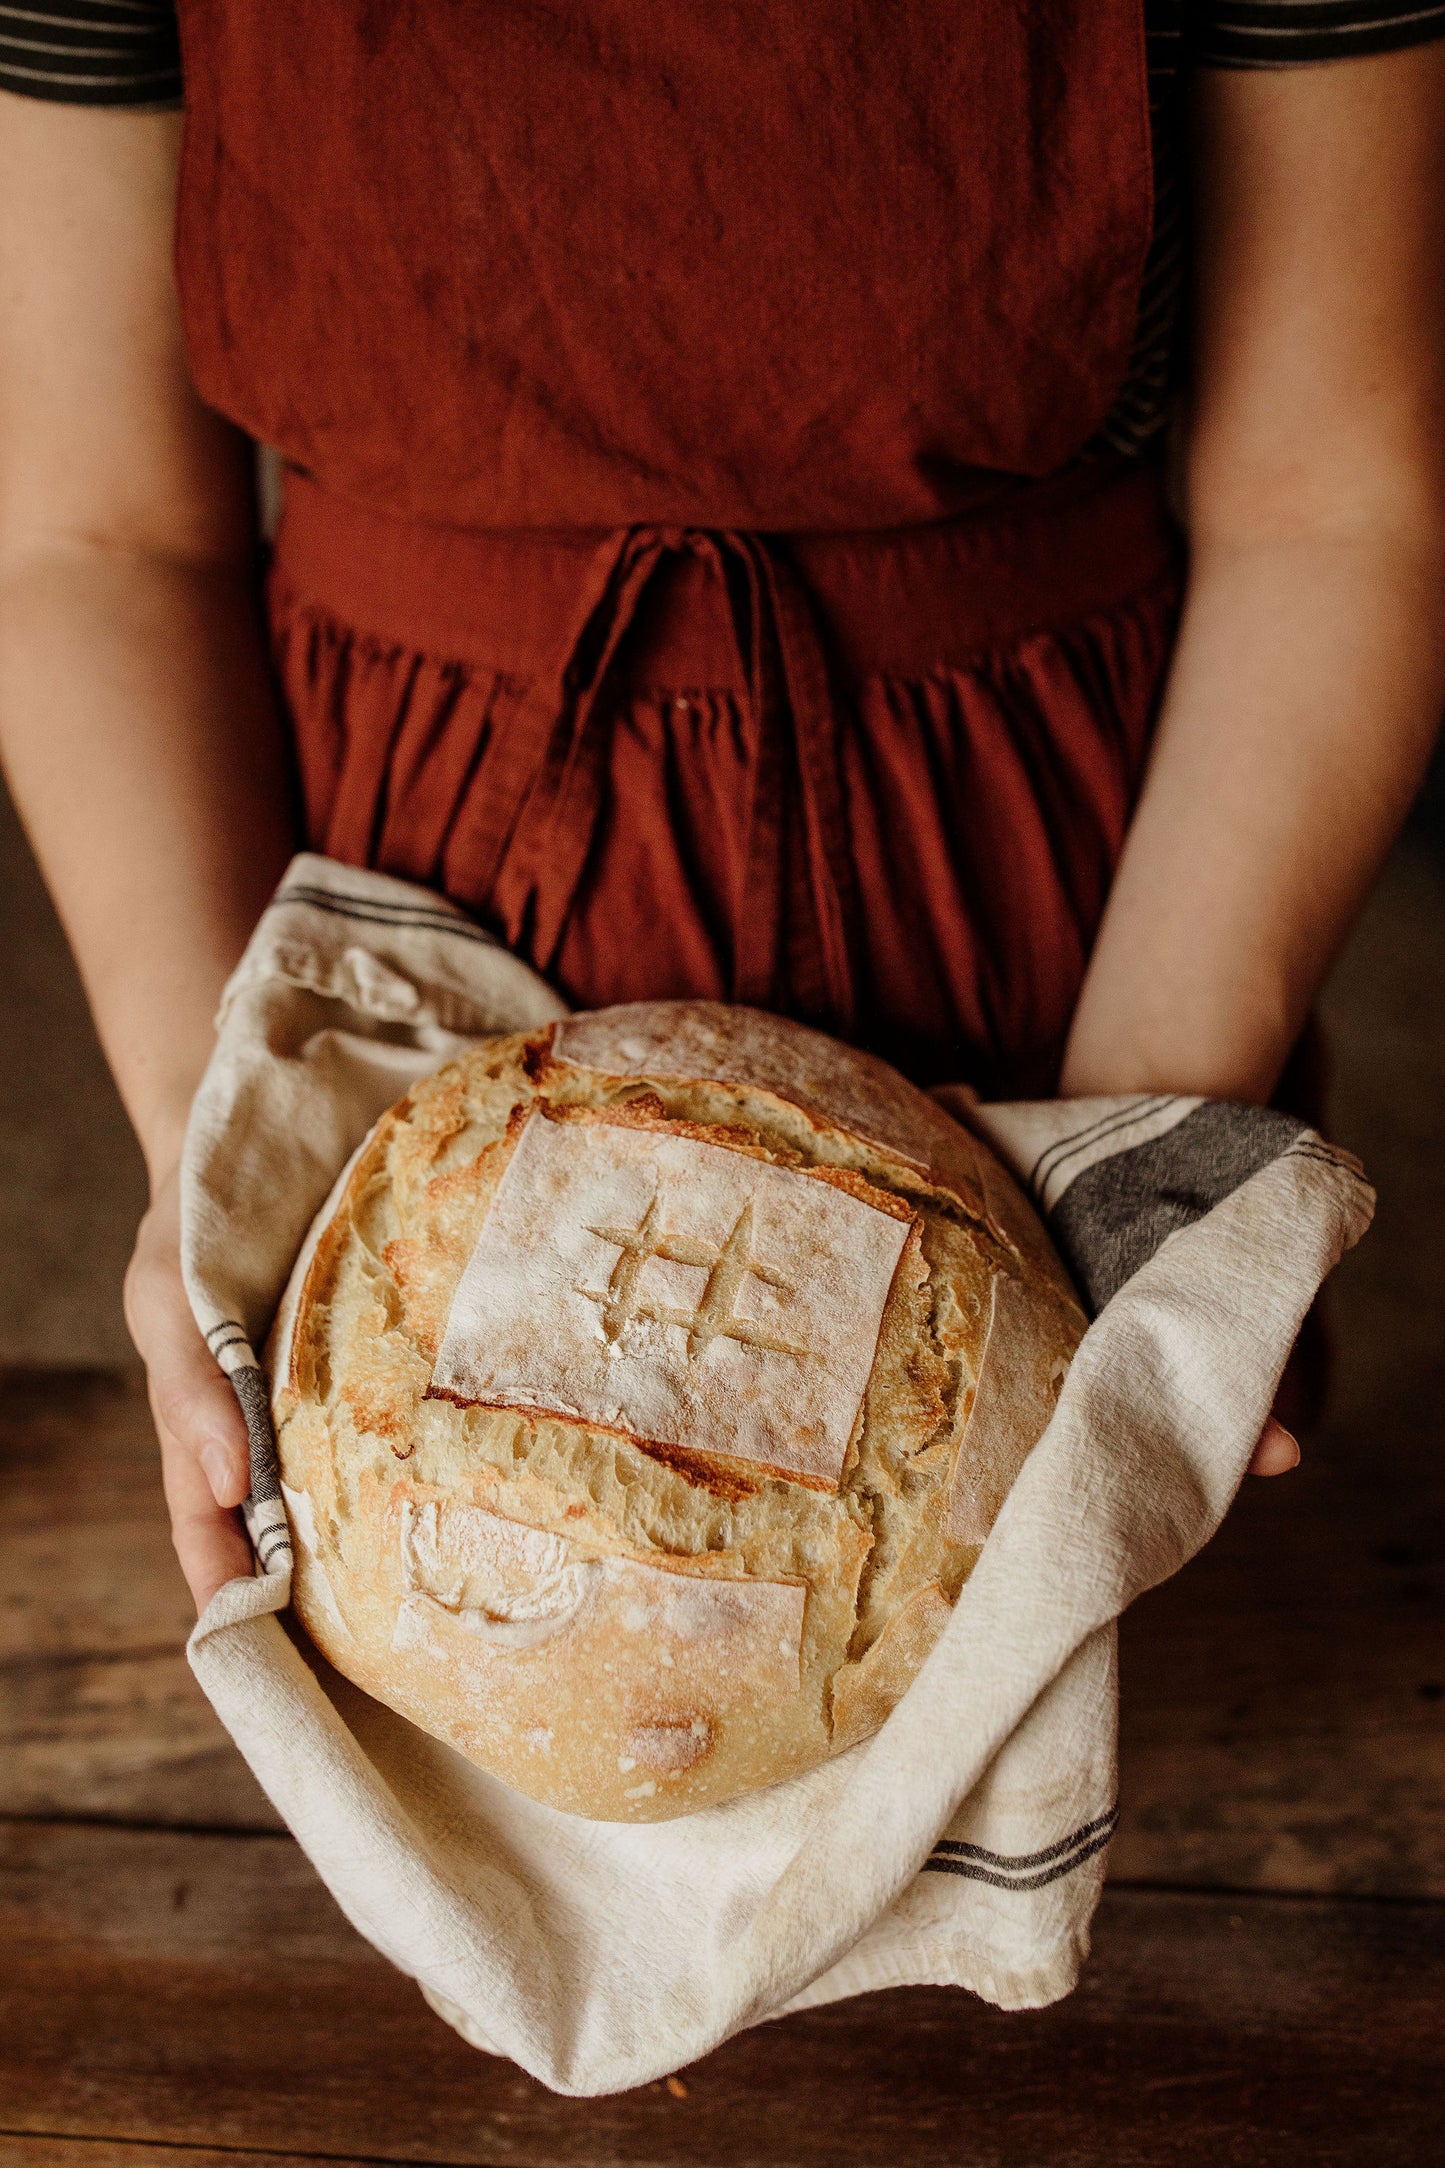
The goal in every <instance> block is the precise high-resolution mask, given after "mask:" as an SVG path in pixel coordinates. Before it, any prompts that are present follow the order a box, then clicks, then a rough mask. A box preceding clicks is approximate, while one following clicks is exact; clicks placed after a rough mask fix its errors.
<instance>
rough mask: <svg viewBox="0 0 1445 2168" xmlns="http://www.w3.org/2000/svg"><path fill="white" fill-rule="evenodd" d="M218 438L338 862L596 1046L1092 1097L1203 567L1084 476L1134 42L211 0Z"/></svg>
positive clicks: (212, 306) (1123, 172)
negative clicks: (1068, 1046) (1086, 994)
mask: <svg viewBox="0 0 1445 2168" xmlns="http://www.w3.org/2000/svg"><path fill="white" fill-rule="evenodd" d="M181 23H182V34H183V39H184V51H185V67H186V85H187V122H186V143H185V153H184V157H183V163H182V177H181V197H180V219H179V230H178V250H177V262H178V270H179V277H180V288H181V298H182V307H183V314H184V318H185V323H186V332H187V341H188V346H189V350H190V353H191V359H192V364H193V367H194V370H195V374H196V377H197V381H198V383H199V384H200V387H201V389H202V392H203V393H204V395H205V396H206V397H207V398H208V399H209V400H210V401H211V402H212V403H213V404H214V405H216V406H217V407H219V408H220V409H221V410H222V411H224V412H226V413H228V414H230V415H232V416H233V417H234V418H235V419H237V420H238V421H240V422H241V423H242V424H243V425H244V426H246V427H247V428H248V429H250V430H251V432H252V433H253V434H254V435H256V436H258V437H259V438H260V439H262V440H263V441H264V442H267V443H269V444H271V445H274V446H275V447H277V449H278V450H279V451H280V453H281V454H282V457H283V460H284V462H285V486H284V509H283V515H282V520H281V525H280V529H279V533H278V535H277V539H276V548H275V556H274V562H273V567H272V574H271V585H270V611H271V627H272V638H273V646H274V652H275V656H276V661H277V666H278V675H279V682H280V684H281V687H282V690H283V693H284V697H285V701H286V705H287V709H288V712H289V716H290V720H291V723H292V727H293V729H294V733H295V740H296V748H297V755H298V760H299V766H300V772H301V776H302V781H303V786H304V798H305V807H306V821H307V827H308V832H309V840H310V842H311V843H312V845H313V846H314V847H316V848H319V849H322V850H325V851H328V852H330V853H331V854H332V855H334V856H336V857H339V858H343V859H347V860H351V861H353V862H356V863H360V864H368V865H375V866H379V867H381V868H383V869H385V870H387V871H390V872H395V873H400V874H404V875H406V876H408V877H410V878H412V879H415V880H419V881H423V882H427V883H430V884H431V885H434V886H436V887H439V888H441V889H444V890H445V891H446V893H447V894H449V895H450V896H452V897H454V898H455V899H456V900H457V901H458V902H459V903H461V904H463V905H464V906H466V907H467V908H468V909H470V910H471V911H473V912H474V913H475V914H476V916H477V917H478V918H479V919H480V920H481V922H482V923H483V924H485V925H487V926H490V927H491V928H493V929H494V930H495V931H496V932H497V933H498V934H499V935H500V936H501V937H502V938H503V939H504V940H505V941H507V942H508V943H509V944H510V945H511V946H513V947H514V948H516V949H517V950H518V951H519V953H521V954H522V955H523V956H525V957H526V958H527V959H528V960H529V961H530V962H532V963H534V964H535V965H537V967H538V968H539V969H541V970H543V971H544V972H546V973H547V974H548V975H549V976H551V977H552V979H553V980H554V981H555V983H556V984H557V985H558V987H559V988H560V990H561V991H562V992H563V993H564V994H565V995H566V996H567V997H568V998H569V999H571V1000H572V1001H573V1002H575V1003H578V1004H588V1005H591V1004H600V1003H605V1002H612V1001H624V1000H633V999H640V998H645V997H649V996H677V995H687V994H696V995H702V996H708V997H713V998H723V999H731V1000H739V1001H748V1002H754V1003H757V1004H759V1005H762V1006H765V1007H770V1008H775V1009H779V1010H782V1011H785V1012H787V1013H789V1014H792V1015H796V1016H798V1017H801V1018H803V1019H804V1020H806V1021H809V1022H814V1023H818V1024H822V1025H824V1026H826V1027H829V1028H831V1029H833V1030H834V1031H837V1032H840V1033H841V1034H843V1035H844V1036H847V1037H850V1038H853V1039H856V1040H859V1041H861V1042H863V1043H865V1044H867V1045H869V1046H871V1047H873V1048H875V1049H876V1050H877V1051H879V1052H881V1053H883V1054H885V1055H886V1056H888V1057H889V1058H890V1059H892V1060H893V1061H894V1062H896V1063H897V1064H898V1065H899V1066H900V1067H902V1068H904V1069H906V1070H908V1071H910V1072H911V1073H912V1074H914V1075H915V1076H917V1077H919V1078H920V1079H922V1080H924V1081H929V1080H931V1079H934V1078H938V1077H941V1076H944V1075H952V1076H957V1075H960V1074H962V1075H966V1076H969V1077H970V1078H972V1080H973V1081H975V1082H976V1083H977V1084H978V1086H979V1087H980V1088H981V1089H984V1090H987V1091H991V1092H996V1091H1005V1092H1010V1093H1021V1092H1046V1091H1048V1090H1049V1089H1050V1088H1051V1087H1052V1085H1053V1083H1054V1081H1055V1078H1056V1075H1057V1070H1058V1065H1059V1061H1060V1058H1061V1055H1062V1050H1063V1044H1064V1040H1065V1036H1066V1033H1067V1029H1068V1023H1069V1018H1070V1014H1071V1011H1072V1009H1073V1006H1074V1003H1075V1001H1076V999H1077V996H1078V991H1079V986H1080V983H1081V980H1082V976H1083V971H1084V967H1085V964H1086V961H1087V958H1088V954H1089V949H1090V946H1091V943H1092V941H1093V938H1094V934H1095V931H1096V929H1097V926H1098V922H1099V918H1100V915H1101V912H1102V909H1103V905H1104V900H1105V897H1106V894H1107V891H1108V886H1109V881H1110V878H1111V875H1112V871H1113V868H1114V865H1115V863H1116V862H1117V858H1118V854H1119V850H1120V848H1121V844H1122V840H1123V835H1124V830H1125V826H1126V823H1127V820H1128V816H1129V811H1130V808H1131V805H1132V802H1133V799H1134V796H1135V794H1136V792H1137V789H1138V785H1139V781H1140V777H1141V773H1142V768H1143V763H1144V759H1145V755H1146V751H1147V745H1148V740H1149V733H1150V729H1151V725H1152V722H1153V718H1154V714H1155V711H1156V708H1157V703H1158V695H1159V687H1160V683H1161V679H1162V675H1163V671H1164V668H1165V664H1166V662H1167V658H1168V652H1169V646H1170V641H1171V636H1172V629H1173V622H1174V615H1175V611H1176V607H1177V597H1178V587H1179V548H1178V542H1177V538H1176V536H1175V534H1174V532H1173V529H1172V527H1171V524H1170V521H1169V518H1168V516H1167V513H1166V510H1165V506H1164V492H1163V488H1162V482H1161V478H1160V474H1159V471H1158V468H1157V465H1155V464H1154V463H1148V462H1146V463H1144V464H1140V465H1132V466H1131V465H1128V464H1125V463H1122V462H1120V461H1118V460H1116V459H1114V458H1113V457H1106V458H1100V457H1091V456H1089V455H1088V454H1087V453H1086V452H1085V446H1086V445H1087V444H1088V443H1089V441H1090V439H1091V438H1092V437H1093V436H1094V433H1095V432H1096V431H1097V429H1098V426H1099V424H1100V422H1101V420H1102V419H1103V416H1104V415H1105V413H1106V412H1107V410H1108V408H1109V405H1110V403H1111V400H1112V398H1113V395H1114V393H1115V391H1116V390H1117V388H1118V385H1119V383H1120V381H1121V379H1122V378H1123V375H1124V373H1125V370H1126V367H1127V364H1128V357H1129V350H1130V345H1131V341H1132V339H1133V336H1134V329H1135V318H1136V312H1137V306H1138V293H1139V280H1140V274H1141V271H1142V266H1143V261H1144V256H1145V252H1146V249H1147V245H1148V239H1149V231H1150V222H1151V185H1150V157H1149V134H1148V109H1147V96H1146V87H1145V73H1144V52H1143V25H1142V11H1141V8H1140V6H1139V5H1138V0H1090V5H1089V6H1088V7H1087V8H1085V7H1083V6H1081V5H1080V4H1079V0H1037V4H1036V5H1033V6H1031V7H1029V8H1027V9H1000V8H995V7H977V8H960V7H959V6H958V5H957V4H956V0H921V4H920V5H919V6H917V7H910V8H907V9H900V8H896V7H892V6H889V5H886V4H884V0H774V4H773V5H771V6H770V7H769V8H768V9H767V10H766V11H759V10H758V9H756V8H749V7H746V6H743V5H742V4H741V0H686V4H683V0H662V4H659V0H646V4H645V5H644V4H643V0H577V4H576V5H574V6H569V7H568V8H565V9H540V8H537V7H535V6H534V5H531V4H529V0H488V5H487V6H485V7H478V8H457V7H444V6H439V5H437V4H436V0H399V4H397V5H396V6H392V7H387V8H378V7H376V6H375V5H368V4H363V0H329V4H327V5H325V6H322V7H318V8H314V9H312V8H308V9H283V10H280V11H276V10H259V9H255V8H253V7H250V6H247V5H244V4H243V0H181Z"/></svg>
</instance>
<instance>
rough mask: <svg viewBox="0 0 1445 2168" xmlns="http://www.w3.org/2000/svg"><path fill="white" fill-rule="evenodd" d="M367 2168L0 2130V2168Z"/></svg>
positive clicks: (328, 2158)
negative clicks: (323, 2167) (315, 2167)
mask: <svg viewBox="0 0 1445 2168" xmlns="http://www.w3.org/2000/svg"><path fill="white" fill-rule="evenodd" d="M319 2161H324V2162H325V2164H326V2168H373V2163H374V2161H375V2155H373V2156H372V2159H371V2160H369V2161H368V2160H364V2159H362V2158H361V2156H360V2155H358V2154H348V2155H347V2157H346V2158H345V2159H344V2160H343V2159H342V2158H341V2157H340V2156H339V2155H338V2154H335V2153H325V2154H320V2153H253V2152H249V2151H248V2152H244V2153H242V2152H237V2151H236V2150H235V2149H234V2148H230V2147H228V2148H227V2149H226V2150H225V2151H223V2152H217V2151H216V2150H215V2149H214V2147H211V2146H193V2145H147V2144H144V2143H140V2144H134V2143H131V2142H130V2141H129V2140H126V2139H122V2138H112V2137H109V2136H105V2137H99V2138H51V2137H23V2136H20V2135H19V2134H17V2133H15V2132H13V2131H6V2130H0V2168H313V2164H314V2163H316V2162H319Z"/></svg>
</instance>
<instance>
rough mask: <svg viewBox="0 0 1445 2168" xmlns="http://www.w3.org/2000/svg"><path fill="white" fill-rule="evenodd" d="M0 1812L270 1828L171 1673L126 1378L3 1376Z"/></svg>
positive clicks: (230, 1750)
mask: <svg viewBox="0 0 1445 2168" xmlns="http://www.w3.org/2000/svg"><path fill="white" fill-rule="evenodd" d="M0 1532H3V1533H0V1546H3V1549H0V1559H3V1566H0V1814H74V1815H99V1816H105V1817H109V1818H115V1819H118V1820H127V1819H129V1820H136V1821H145V1822H162V1823H169V1824H180V1825H189V1826H201V1827H206V1826H219V1827H224V1828H257V1827H259V1828H276V1827H278V1826H279V1824H278V1819H277V1817H276V1815H275V1813H274V1812H273V1810H272V1808H271V1806H270V1804H269V1802H268V1801H267V1800H266V1798H265V1797H264V1795H263V1794H262V1792H261V1790H260V1788H259V1786H258V1785H257V1784H256V1783H255V1781H254V1779H253V1778H252V1776H251V1774H250V1771H249V1770H248V1769H247V1768H246V1766H245V1764H244V1762H243V1761H242V1760H241V1758H240V1756H239V1754H237V1752H236V1750H235V1748H234V1747H233V1746H232V1744H231V1742H230V1740H229V1738H228V1737H227V1736H226V1733H225V1731H224V1730H223V1728H222V1726H221V1724H220V1723H219V1722H218V1720H217V1718H216V1717H215V1715H214V1714H213V1713H212V1711H211V1708H210V1706H209V1704H208V1703H207V1701H206V1698H205V1696H204V1695H203V1694H202V1692H201V1690H200V1688H199V1687H198V1686H197V1685H196V1682H195V1680H194V1679H193V1678H192V1676H191V1673H190V1670H189V1668H188V1666H187V1664H186V1660H185V1653H184V1652H185V1641H186V1635H187V1634H188V1632H189V1630H190V1626H191V1622H192V1612H191V1607H190V1601H189V1598H188V1596H187V1594H186V1588H185V1583H184V1582H183V1581H182V1579H181V1576H180V1573H179V1571H178V1570H177V1567H176V1563H175V1559H174V1556H173V1555H172V1552H171V1547H170V1539H169V1536H168V1533H167V1527H166V1517H165V1507H164V1502H163V1500H162V1497H161V1488H160V1476H159V1470H158V1464H157V1455H156V1445H155V1438H154V1435H153V1433H152V1430H151V1425H150V1416H149V1412H148V1410H147V1408H146V1404H145V1399H144V1395H143V1393H142V1391H141V1389H140V1385H139V1382H138V1380H137V1379H135V1378H134V1377H130V1378H127V1377H124V1376H121V1377H104V1376H96V1375H87V1374H74V1373H72V1374H70V1375H66V1374H64V1373H51V1374H49V1375H44V1374H40V1375H34V1374H32V1375H24V1374H18V1375H17V1374H15V1373H10V1374H9V1375H6V1376H3V1377H0Z"/></svg>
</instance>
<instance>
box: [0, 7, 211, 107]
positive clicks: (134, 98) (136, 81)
mask: <svg viewBox="0 0 1445 2168" xmlns="http://www.w3.org/2000/svg"><path fill="white" fill-rule="evenodd" d="M0 89H3V90H11V91H18V92H19V93H20V94H21V96H22V97H27V98H50V99H53V100H55V101H56V102H57V103H58V104H62V105H110V106H157V105H178V104H179V103H180V99H181V50H180V40H179V37H178V35H177V31H176V11H175V5H174V0H0Z"/></svg>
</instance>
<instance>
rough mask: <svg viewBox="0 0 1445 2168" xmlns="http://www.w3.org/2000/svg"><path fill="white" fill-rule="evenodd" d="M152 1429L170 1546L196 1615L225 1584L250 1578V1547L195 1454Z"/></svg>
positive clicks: (237, 1519) (236, 1517) (162, 1431)
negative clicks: (158, 1446)
mask: <svg viewBox="0 0 1445 2168" xmlns="http://www.w3.org/2000/svg"><path fill="white" fill-rule="evenodd" d="M156 1428H157V1431H158V1434H159V1436H160V1442H161V1479H162V1482H163V1483H164V1485H165V1493H166V1504H167V1506H168V1508H169V1509H170V1516H171V1541H172V1543H173V1544H174V1545H175V1552H176V1557H177V1558H178V1560H179V1561H180V1567H181V1572H182V1573H183V1574H184V1575H185V1577H186V1586H187V1587H188V1588H189V1589H190V1592H191V1595H192V1597H193V1598H194V1600H195V1606H196V1613H197V1616H199V1615H200V1613H201V1612H202V1611H204V1610H205V1608H206V1605H207V1604H208V1603H209V1602H210V1600H211V1598H212V1596H214V1595H215V1593H216V1590H217V1589H218V1588H220V1587H222V1586H223V1585H224V1583H225V1582H227V1581H235V1580H240V1579H249V1578H250V1576H251V1574H252V1573H253V1572H254V1570H255V1568H254V1564H253V1562H252V1556H251V1545H250V1541H249V1539H248V1537H247V1535H246V1532H245V1530H244V1529H243V1527H242V1526H241V1521H240V1516H239V1515H238V1514H237V1513H236V1512H235V1511H234V1509H232V1510H229V1511H228V1510H227V1509H226V1508H225V1507H223V1506H220V1505H218V1504H217V1502H216V1499H215V1497H214V1495H213V1493H212V1490H211V1485H210V1482H209V1481H208V1479H207V1476H206V1474H205V1471H204V1470H203V1469H202V1468H201V1466H200V1465H199V1463H198V1461H197V1458H196V1455H195V1454H194V1453H193V1452H192V1451H191V1450H190V1448H189V1447H188V1446H187V1445H185V1444H184V1443H183V1442H182V1441H181V1440H180V1439H178V1438H176V1437H175V1436H173V1435H172V1434H171V1433H170V1432H169V1431H167V1430H166V1429H164V1428H163V1427H162V1426H161V1425H160V1424H157V1426H156Z"/></svg>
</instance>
